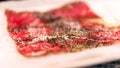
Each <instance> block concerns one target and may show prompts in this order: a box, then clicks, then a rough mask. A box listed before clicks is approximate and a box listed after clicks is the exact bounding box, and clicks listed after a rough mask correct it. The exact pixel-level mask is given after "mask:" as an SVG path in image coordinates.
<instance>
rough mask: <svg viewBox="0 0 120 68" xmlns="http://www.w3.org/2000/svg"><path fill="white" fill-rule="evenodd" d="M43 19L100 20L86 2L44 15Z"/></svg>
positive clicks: (73, 4) (66, 6) (69, 5)
mask: <svg viewBox="0 0 120 68" xmlns="http://www.w3.org/2000/svg"><path fill="white" fill-rule="evenodd" d="M41 18H43V19H45V20H54V19H59V18H66V19H68V18H69V19H80V18H99V17H98V16H97V15H96V14H95V13H94V12H93V11H92V10H91V9H90V8H89V6H88V5H87V4H86V3H84V2H77V3H72V4H68V5H65V6H63V7H62V8H58V9H55V10H52V11H49V12H46V13H44V15H43V16H41Z"/></svg>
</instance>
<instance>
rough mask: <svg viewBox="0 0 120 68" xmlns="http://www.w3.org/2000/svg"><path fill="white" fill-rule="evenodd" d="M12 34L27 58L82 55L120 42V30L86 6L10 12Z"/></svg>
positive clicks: (81, 4)
mask: <svg viewBox="0 0 120 68" xmlns="http://www.w3.org/2000/svg"><path fill="white" fill-rule="evenodd" d="M6 17H7V21H8V27H7V28H8V32H9V34H10V36H11V38H12V39H13V40H14V41H15V43H16V47H17V49H18V51H19V52H20V53H21V54H22V55H24V56H30V57H32V56H40V55H47V54H51V53H52V54H53V53H61V52H78V51H81V50H84V49H90V48H95V47H100V46H106V45H111V44H113V43H116V42H119V41H120V28H119V27H107V26H105V25H103V24H99V23H98V22H97V21H84V20H85V19H89V18H98V19H100V18H99V17H98V16H97V15H95V14H94V13H93V12H92V11H91V10H90V9H89V7H88V6H87V5H86V4H85V3H81V2H78V3H72V4H68V5H66V6H64V7H62V8H59V9H55V10H51V11H49V12H45V13H40V12H14V11H11V10H6Z"/></svg>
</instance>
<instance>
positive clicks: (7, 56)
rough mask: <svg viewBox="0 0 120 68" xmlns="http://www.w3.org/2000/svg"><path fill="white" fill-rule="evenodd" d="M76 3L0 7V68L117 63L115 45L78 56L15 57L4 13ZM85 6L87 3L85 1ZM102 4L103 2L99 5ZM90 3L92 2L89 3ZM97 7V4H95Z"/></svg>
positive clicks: (119, 50) (119, 55)
mask: <svg viewBox="0 0 120 68" xmlns="http://www.w3.org/2000/svg"><path fill="white" fill-rule="evenodd" d="M72 1H78V0H40V1H39V0H36V1H17V2H15V1H11V2H2V3H0V43H1V44H0V67H2V68H34V67H35V68H50V67H51V68H61V67H62V68H63V67H64V68H66V67H78V66H79V67H82V66H89V65H94V64H98V63H103V62H108V61H113V60H117V59H120V46H119V44H117V45H114V46H109V47H100V48H93V49H90V50H85V51H82V52H78V53H70V54H60V55H50V56H47V57H38V58H26V57H24V56H22V55H21V54H19V53H18V52H17V50H16V47H15V46H16V45H15V43H14V42H13V40H12V39H11V38H10V36H9V35H8V32H7V29H6V26H7V22H6V17H5V15H4V11H5V9H12V10H15V11H43V12H44V11H47V10H50V9H53V8H57V7H60V6H62V5H64V4H66V3H69V2H72ZM86 2H87V3H88V4H89V2H88V1H87V0H86ZM103 2H104V1H103ZM92 3H93V2H92ZM96 3H97V2H96ZM90 6H91V5H90Z"/></svg>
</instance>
